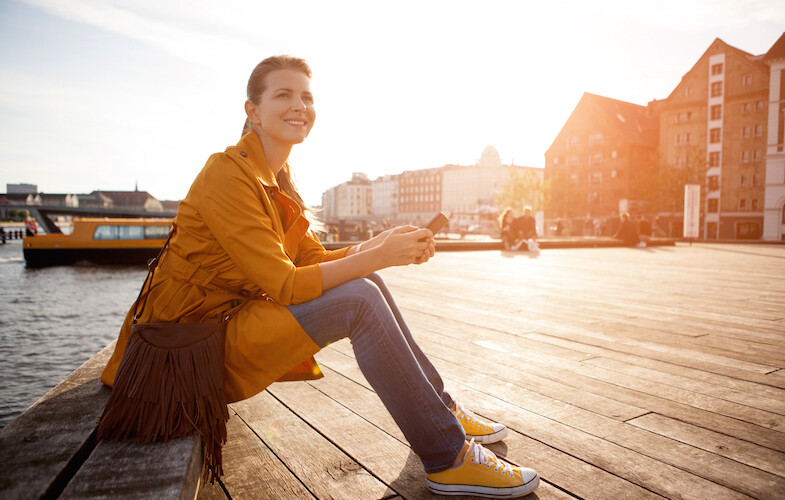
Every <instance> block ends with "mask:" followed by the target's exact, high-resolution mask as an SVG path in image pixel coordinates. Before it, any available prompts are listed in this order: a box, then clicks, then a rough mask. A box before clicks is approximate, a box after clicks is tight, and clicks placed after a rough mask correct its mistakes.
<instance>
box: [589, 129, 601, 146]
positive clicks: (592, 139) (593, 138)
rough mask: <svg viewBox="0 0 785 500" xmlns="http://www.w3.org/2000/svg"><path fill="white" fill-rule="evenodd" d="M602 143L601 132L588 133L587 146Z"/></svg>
mask: <svg viewBox="0 0 785 500" xmlns="http://www.w3.org/2000/svg"><path fill="white" fill-rule="evenodd" d="M600 144H602V132H596V133H594V134H591V135H589V146H599V145H600Z"/></svg>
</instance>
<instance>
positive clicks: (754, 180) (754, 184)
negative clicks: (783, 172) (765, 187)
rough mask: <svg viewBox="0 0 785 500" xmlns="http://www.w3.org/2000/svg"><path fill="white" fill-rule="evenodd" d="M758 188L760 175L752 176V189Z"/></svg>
mask: <svg viewBox="0 0 785 500" xmlns="http://www.w3.org/2000/svg"><path fill="white" fill-rule="evenodd" d="M758 186H760V175H758V174H752V187H758Z"/></svg>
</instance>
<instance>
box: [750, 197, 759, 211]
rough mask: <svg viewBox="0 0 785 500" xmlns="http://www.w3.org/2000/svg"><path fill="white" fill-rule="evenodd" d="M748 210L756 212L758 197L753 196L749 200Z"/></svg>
mask: <svg viewBox="0 0 785 500" xmlns="http://www.w3.org/2000/svg"><path fill="white" fill-rule="evenodd" d="M750 210H752V211H753V212H757V211H758V199H757V198H753V199H752V200H750Z"/></svg>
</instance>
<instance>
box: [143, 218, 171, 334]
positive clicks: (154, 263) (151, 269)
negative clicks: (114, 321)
mask: <svg viewBox="0 0 785 500" xmlns="http://www.w3.org/2000/svg"><path fill="white" fill-rule="evenodd" d="M175 229H176V226H175V225H174V223H172V230H171V231H169V236H167V237H166V242H164V246H163V247H161V251H159V252H158V255H156V256H155V257H153V258H152V259H150V260H148V261H147V269H148V271H147V277H146V278H145V279H144V282H142V289H141V290H139V295H138V296H137V297H136V301H135V302H134V319H133V324H136V321H137V320H138V319H139V318H140V317H141V316H142V312H143V311H144V306H146V305H147V297H148V296H149V295H150V288H152V286H153V276H154V275H155V268H156V267H158V263H159V262H160V261H161V256H162V255H163V254H164V251H165V250H166V247H168V246H169V240H171V239H172V236H173V235H174V232H175ZM145 285H147V292H146V293H145V291H144V287H145ZM142 294H144V302H142V309H141V310H140V311H138V312H137V308H138V307H139V301H140V300H141V299H142Z"/></svg>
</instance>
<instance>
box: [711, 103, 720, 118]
mask: <svg viewBox="0 0 785 500" xmlns="http://www.w3.org/2000/svg"><path fill="white" fill-rule="evenodd" d="M711 119H712V120H721V119H722V104H715V105H713V106H712V107H711Z"/></svg>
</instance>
